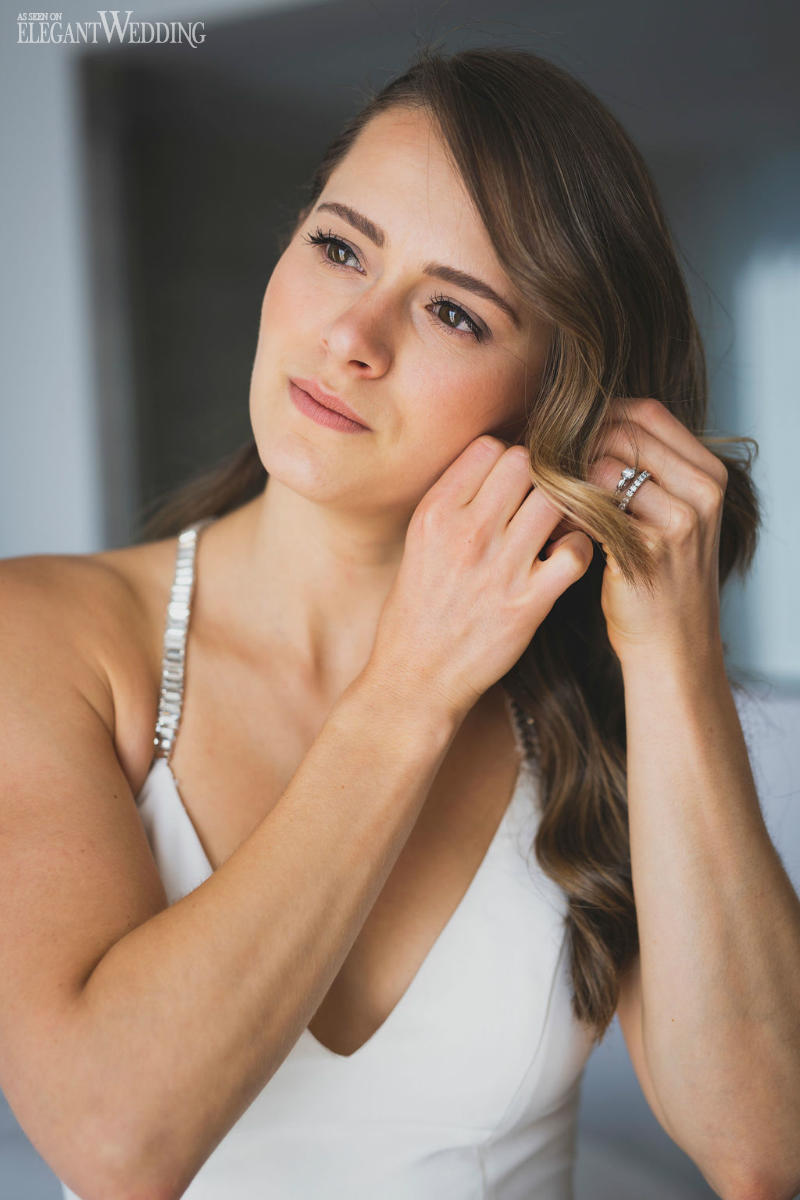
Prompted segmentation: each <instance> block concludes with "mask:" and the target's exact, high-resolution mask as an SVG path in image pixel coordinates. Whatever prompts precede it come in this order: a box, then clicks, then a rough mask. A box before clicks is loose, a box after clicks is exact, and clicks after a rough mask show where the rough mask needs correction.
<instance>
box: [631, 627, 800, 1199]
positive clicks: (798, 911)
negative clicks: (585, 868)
mask: <svg viewBox="0 0 800 1200" xmlns="http://www.w3.org/2000/svg"><path fill="white" fill-rule="evenodd" d="M623 677H624V684H625V705H626V722H627V730H628V811H629V822H630V836H631V856H632V866H633V885H634V893H635V897H636V911H637V917H638V924H639V937H640V946H641V956H640V965H639V967H638V968H637V970H636V972H635V973H634V974H633V976H632V977H631V978H632V980H633V982H634V983H636V985H637V988H638V990H639V995H640V1004H639V1005H638V1006H636V1018H637V1019H638V1020H640V1022H641V1024H640V1038H641V1043H640V1044H641V1048H642V1052H643V1057H644V1060H645V1066H646V1071H645V1072H642V1074H644V1076H645V1078H644V1079H643V1083H642V1086H643V1088H644V1090H645V1093H646V1094H647V1093H648V1090H651V1091H652V1092H654V1093H655V1096H656V1097H657V1099H658V1101H659V1102H660V1108H654V1111H656V1115H657V1116H658V1117H659V1119H660V1120H661V1122H662V1124H663V1125H664V1127H665V1128H666V1130H667V1132H668V1133H669V1134H670V1136H671V1137H672V1138H673V1139H674V1140H675V1141H676V1142H677V1143H678V1144H679V1145H680V1146H681V1147H682V1149H684V1150H685V1151H686V1153H687V1154H689V1155H690V1156H691V1157H692V1158H693V1159H694V1160H695V1161H696V1162H697V1163H698V1165H699V1166H700V1168H701V1169H702V1170H703V1172H704V1174H705V1175H706V1178H707V1179H708V1180H709V1182H710V1183H711V1185H712V1186H713V1187H715V1189H716V1190H718V1191H719V1194H720V1195H721V1196H723V1197H725V1200H739V1198H740V1197H743V1198H745V1200H749V1198H751V1197H752V1198H753V1200H791V1197H792V1196H793V1195H794V1194H795V1191H796V1190H797V1188H798V1186H800V1143H799V1142H798V1138H797V1131H798V1129H800V901H798V898H797V896H796V895H795V893H794V890H793V888H792V885H791V883H790V881H789V879H788V877H787V875H786V873H785V871H784V869H783V867H782V865H781V862H780V859H779V857H778V855H777V853H776V851H775V849H774V847H773V845H772V842H771V841H770V838H769V835H768V833H767V830H766V827H765V825H764V822H763V819H762V816H761V812H760V809H759V804H758V797H757V794H756V789H755V785H754V782H753V777H752V773H751V770H750V764H749V761H748V757H747V750H746V746H745V742H744V738H743V735H742V731H741V727H740V724H739V719H738V715H737V712H736V707H735V704H734V700H733V696H732V693H731V689H730V685H729V683H728V680H727V676H726V672H725V667H724V662H723V652H722V646H721V643H714V642H712V643H711V644H710V646H709V647H708V650H707V652H706V654H705V656H698V654H697V652H696V649H695V650H693V651H692V653H691V655H690V654H689V653H688V647H687V652H686V653H685V654H681V653H680V652H679V651H678V650H677V649H676V650H675V651H673V652H672V653H667V652H662V653H658V654H655V653H652V652H650V651H648V650H646V649H643V650H642V652H641V654H639V655H637V654H635V653H633V652H632V651H631V650H630V649H629V650H628V651H627V652H626V656H625V658H624V659H623ZM628 986H629V987H631V986H633V984H632V983H629V984H628ZM627 999H628V997H627V995H626V997H625V998H624V999H623V1002H622V1004H621V1009H620V1015H621V1016H622V1011H623V1010H626V1018H627V1027H626V1030H625V1033H626V1040H627V1041H628V1042H629V1044H631V1041H632V1034H633V1024H632V1023H633V1021H634V1017H633V1016H631V1015H630V1014H628V1013H627V1007H626V1006H627ZM634 1044H635V1040H634ZM634 1061H635V1060H634ZM639 1069H640V1070H641V1068H639ZM640 1077H641V1075H640Z"/></svg>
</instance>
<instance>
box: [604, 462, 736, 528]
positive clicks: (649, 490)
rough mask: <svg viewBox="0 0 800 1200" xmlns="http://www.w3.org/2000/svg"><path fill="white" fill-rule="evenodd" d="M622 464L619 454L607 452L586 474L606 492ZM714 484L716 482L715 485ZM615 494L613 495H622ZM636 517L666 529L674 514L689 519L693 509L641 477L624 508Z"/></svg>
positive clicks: (610, 488)
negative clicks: (608, 453) (609, 454)
mask: <svg viewBox="0 0 800 1200" xmlns="http://www.w3.org/2000/svg"><path fill="white" fill-rule="evenodd" d="M625 465H626V464H625V463H623V462H622V460H621V459H619V458H613V457H610V456H607V457H605V458H601V459H598V460H597V462H595V463H594V464H593V465H592V469H591V472H590V478H591V480H592V482H593V483H596V484H597V485H598V487H602V488H606V489H607V490H608V491H609V492H614V493H615V489H616V486H617V483H618V481H619V478H620V475H621V474H622V469H623V467H624V466H625ZM631 483H633V479H631V480H629V483H628V486H630V484H631ZM715 486H716V485H715ZM623 494H624V493H620V495H619V497H617V496H616V493H615V499H617V500H618V502H619V500H620V499H622V495H623ZM625 511H626V512H627V513H629V514H630V515H631V516H633V517H636V518H637V520H640V521H646V522H647V523H648V524H650V525H653V526H656V527H658V528H660V529H668V528H669V527H670V526H671V525H673V524H674V522H675V520H676V517H679V518H681V519H685V520H687V521H691V519H692V517H693V514H694V512H695V510H694V509H693V507H692V505H691V504H689V503H688V502H687V501H686V500H684V499H682V498H680V497H678V496H674V495H672V493H671V492H668V491H666V489H665V488H662V487H660V486H659V484H658V483H657V482H656V480H655V479H653V478H650V479H645V481H644V483H642V484H641V485H640V486H639V487H638V488H637V490H636V492H635V493H634V495H633V496H632V498H631V499H630V500H629V501H628V507H627V509H626V510H625Z"/></svg>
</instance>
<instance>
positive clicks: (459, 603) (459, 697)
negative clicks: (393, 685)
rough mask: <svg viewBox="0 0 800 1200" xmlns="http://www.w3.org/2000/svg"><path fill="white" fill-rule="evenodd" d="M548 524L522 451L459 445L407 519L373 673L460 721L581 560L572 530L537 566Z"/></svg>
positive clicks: (552, 514) (584, 551) (499, 445)
mask: <svg viewBox="0 0 800 1200" xmlns="http://www.w3.org/2000/svg"><path fill="white" fill-rule="evenodd" d="M560 518H561V513H560V511H559V510H558V509H557V508H556V507H555V506H554V505H553V504H551V503H550V501H548V500H547V499H545V497H544V496H543V494H542V493H541V491H539V490H538V489H536V488H532V484H531V477H530V467H529V462H528V452H527V450H526V449H525V448H524V447H522V446H511V447H506V444H505V442H502V441H500V439H499V438H495V437H491V436H488V435H484V436H482V437H479V438H477V439H476V440H475V441H473V442H471V443H470V444H469V445H468V446H467V447H466V449H465V450H464V451H463V452H462V453H461V454H460V455H459V457H458V458H457V459H456V460H455V461H454V462H453V463H452V464H451V465H450V466H449V467H448V468H447V469H446V471H444V473H443V474H442V475H441V476H440V477H439V478H438V479H437V481H436V482H435V483H434V484H433V486H432V487H431V488H430V489H429V490H428V492H426V494H425V495H424V496H423V498H422V500H421V501H420V503H419V504H418V505H417V508H416V509H415V511H414V513H413V516H412V518H411V521H410V522H409V526H408V532H407V534H406V541H405V549H404V553H403V559H402V561H401V564H400V568H399V570H398V574H397V578H396V580H395V583H394V585H393V587H392V590H391V591H390V593H389V595H388V596H387V599H386V603H385V604H384V608H383V610H382V612H381V617H380V620H379V622H378V629H377V632H376V636H375V644H374V647H373V651H372V656H371V658H370V664H371V665H372V666H373V668H374V667H375V666H376V664H377V665H378V668H379V670H381V671H382V672H383V673H384V677H387V675H386V673H387V672H388V677H389V678H398V677H399V678H400V679H401V680H402V681H403V684H404V686H408V685H410V686H412V687H416V688H423V689H425V691H426V694H427V695H428V696H429V697H430V698H431V700H437V701H440V702H442V703H443V704H444V705H445V706H446V708H447V710H448V713H450V714H453V715H455V716H462V717H463V716H464V715H465V714H466V713H467V712H468V711H469V709H470V708H472V706H473V705H474V704H475V703H476V701H477V700H478V698H479V697H480V696H481V695H482V694H483V693H484V692H485V691H486V690H487V688H489V687H490V686H491V685H492V684H493V683H496V681H497V680H498V679H500V678H501V677H502V676H503V675H504V674H505V673H506V672H507V671H509V670H510V669H511V667H512V666H513V665H514V663H515V662H516V661H517V659H518V658H519V657H520V655H521V654H522V652H523V651H524V650H525V648H526V646H527V645H528V643H529V642H530V640H531V638H532V637H533V635H534V633H535V632H536V630H537V628H538V627H539V625H540V624H541V623H542V621H543V620H544V618H545V617H546V616H547V614H548V612H549V611H550V609H551V608H552V606H553V604H554V603H555V601H556V600H557V599H558V597H559V596H560V595H561V594H562V592H564V591H565V590H566V589H567V588H568V587H569V586H570V585H571V584H572V583H574V582H575V581H576V580H577V579H579V578H580V577H581V576H582V575H583V574H584V573H585V571H586V570H587V569H588V567H589V564H590V563H591V561H592V555H593V546H592V542H591V539H590V538H589V537H587V535H586V534H585V533H582V532H579V531H572V532H569V533H567V534H566V535H565V536H563V537H562V538H560V539H559V540H558V541H556V542H553V543H552V544H551V546H550V554H549V557H548V558H547V559H546V560H541V559H539V558H538V555H539V552H540V550H541V549H542V547H543V546H544V545H545V543H546V542H547V540H548V538H550V536H551V534H552V531H553V529H554V527H555V526H556V525H557V524H558V522H559V520H560Z"/></svg>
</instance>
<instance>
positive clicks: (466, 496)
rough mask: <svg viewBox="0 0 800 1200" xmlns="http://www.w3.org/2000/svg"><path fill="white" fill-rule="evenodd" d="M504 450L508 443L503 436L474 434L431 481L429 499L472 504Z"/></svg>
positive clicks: (427, 493) (427, 495) (427, 498)
mask: <svg viewBox="0 0 800 1200" xmlns="http://www.w3.org/2000/svg"><path fill="white" fill-rule="evenodd" d="M505 450H506V444H505V442H503V441H501V440H500V438H496V437H492V436H491V435H490V434H482V435H481V436H480V437H478V438H475V439H474V440H473V441H471V442H470V443H469V445H468V446H466V447H465V448H464V449H463V450H462V451H461V453H460V454H459V456H458V458H456V459H454V460H453V462H451V463H450V464H449V466H447V467H445V469H444V471H443V472H442V474H441V475H440V476H439V478H438V479H437V480H436V481H435V483H433V484H431V486H430V487H429V488H428V491H427V492H426V494H425V499H426V501H427V500H430V501H433V500H435V501H436V502H437V503H439V501H446V502H449V503H450V504H453V505H463V504H469V502H470V500H472V498H473V497H474V496H475V495H476V493H477V492H478V490H479V488H480V486H481V484H482V483H483V481H484V480H485V479H486V476H487V475H488V474H489V472H490V471H491V469H492V467H493V466H494V465H495V463H496V462H497V460H498V459H499V458H500V457H501V455H502V454H503V453H504V452H505Z"/></svg>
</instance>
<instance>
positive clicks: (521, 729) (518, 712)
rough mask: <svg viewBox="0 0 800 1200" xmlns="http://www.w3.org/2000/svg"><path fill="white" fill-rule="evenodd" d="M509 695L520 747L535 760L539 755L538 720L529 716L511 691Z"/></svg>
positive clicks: (527, 755) (529, 757) (526, 755)
mask: <svg viewBox="0 0 800 1200" xmlns="http://www.w3.org/2000/svg"><path fill="white" fill-rule="evenodd" d="M507 696H508V704H509V708H510V709H511V715H512V717H513V720H514V725H515V727H516V732H517V739H518V741H519V744H520V747H521V749H522V751H523V754H524V755H525V757H526V758H527V759H528V760H534V759H536V758H537V757H538V754H537V743H536V733H535V725H536V722H535V721H534V719H533V717H530V716H528V714H527V713H526V712H525V710H524V709H523V707H522V705H521V704H520V703H519V701H517V700H516V699H515V698H514V697H513V696H512V695H511V693H510V692H508V693H507Z"/></svg>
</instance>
